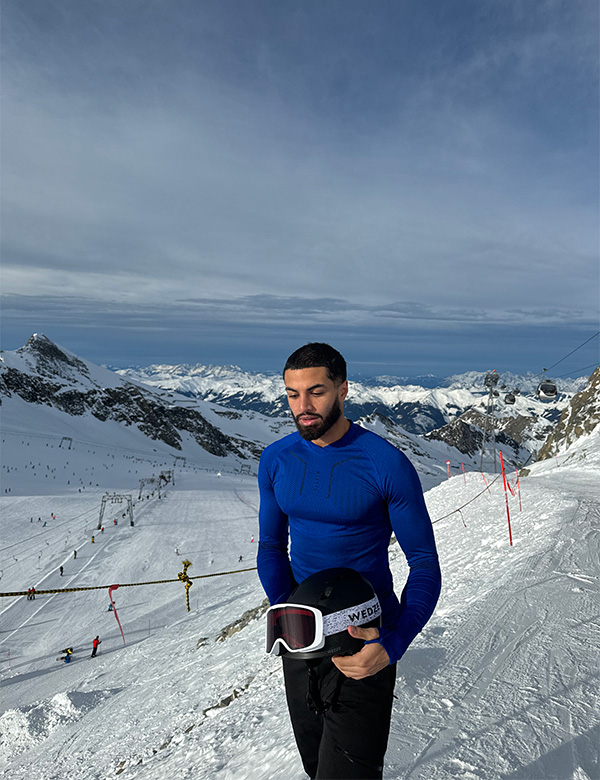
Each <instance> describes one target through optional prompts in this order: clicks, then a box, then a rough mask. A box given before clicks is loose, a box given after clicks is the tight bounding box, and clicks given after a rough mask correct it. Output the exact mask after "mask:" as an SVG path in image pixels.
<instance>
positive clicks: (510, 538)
mask: <svg viewBox="0 0 600 780" xmlns="http://www.w3.org/2000/svg"><path fill="white" fill-rule="evenodd" d="M500 465H501V467H502V479H503V481H504V498H505V499H506V516H507V517H508V538H509V540H510V546H511V547H512V543H513V540H512V530H511V527H510V510H509V508H508V492H507V490H506V474H505V472H504V461H503V460H502V450H500Z"/></svg>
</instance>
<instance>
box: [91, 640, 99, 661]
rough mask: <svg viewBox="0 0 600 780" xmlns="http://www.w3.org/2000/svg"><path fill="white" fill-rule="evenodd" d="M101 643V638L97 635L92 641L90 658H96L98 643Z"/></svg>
mask: <svg viewBox="0 0 600 780" xmlns="http://www.w3.org/2000/svg"><path fill="white" fill-rule="evenodd" d="M99 644H100V639H99V638H98V637H96V638H95V639H94V641H93V642H92V654H91V656H90V658H95V657H96V653H97V652H98V645H99Z"/></svg>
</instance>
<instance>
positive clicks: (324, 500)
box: [258, 343, 441, 779]
mask: <svg viewBox="0 0 600 780" xmlns="http://www.w3.org/2000/svg"><path fill="white" fill-rule="evenodd" d="M283 378H284V382H285V389H286V393H287V398H288V403H289V406H290V410H291V413H292V415H293V417H294V421H295V423H296V427H297V429H298V431H297V433H293V434H291V435H289V436H286V437H284V438H283V439H280V440H279V441H277V442H275V443H274V444H271V445H270V446H269V447H267V448H266V450H265V451H264V452H263V454H262V457H261V461H260V467H259V474H258V480H259V489H260V514H259V522H260V540H259V551H258V573H259V577H260V580H261V583H262V585H263V587H264V589H265V592H266V594H267V596H268V598H269V601H270V603H271V604H276V603H282V602H285V601H287V599H288V597H289V595H290V593H291V592H292V590H293V589H294V587H295V586H296V584H298V583H300V582H302V581H303V580H304V579H306V578H307V577H309V576H310V575H311V574H314V573H315V572H318V571H322V570H323V569H328V568H331V567H347V568H352V569H355V570H357V571H358V572H360V574H362V575H363V576H364V577H365V578H366V579H368V580H369V581H370V582H371V584H372V585H373V587H374V589H375V592H376V593H377V596H378V597H379V601H380V602H381V605H382V612H383V617H382V627H381V629H377V628H359V627H354V626H349V627H348V631H349V633H350V634H351V635H352V636H354V637H357V638H359V639H363V640H365V645H364V646H363V648H362V650H360V652H358V653H357V654H355V655H352V656H337V657H334V658H333V659H323V660H322V661H320V662H319V663H318V664H317V665H316V666H315V665H314V664H312V665H311V663H312V662H309V664H308V669H307V662H304V661H299V660H297V659H294V658H284V661H283V668H284V679H285V685H286V696H287V702H288V708H289V711H290V717H291V721H292V727H293V730H294V736H295V738H296V743H297V745H298V749H299V751H300V755H301V758H302V762H303V764H304V768H305V770H306V772H307V774H308V775H309V777H311V778H319V779H321V778H346V779H349V778H381V777H382V771H383V758H384V755H385V751H386V748H387V740H388V734H389V728H390V718H391V709H392V700H393V690H394V684H395V680H396V662H397V661H398V659H399V658H401V657H402V655H403V654H404V652H405V651H406V649H407V647H408V646H409V644H410V643H411V642H412V640H413V639H414V638H415V636H416V635H417V634H418V633H419V632H420V631H421V629H422V628H423V626H424V625H425V623H426V622H427V621H428V620H429V618H430V617H431V614H432V612H433V610H434V608H435V604H436V602H437V599H438V596H439V592H440V585H441V575H440V569H439V564H438V558H437V552H436V548H435V541H434V537H433V530H432V527H431V521H430V519H429V516H428V514H427V509H426V508H425V502H424V499H423V492H422V489H421V485H420V483H419V479H418V477H417V474H416V471H415V470H414V468H413V466H412V465H411V464H410V462H409V461H408V459H407V458H406V456H405V455H404V454H403V453H402V452H400V451H399V450H397V449H396V448H395V447H393V446H392V445H391V444H390V443H389V442H387V441H385V439H382V438H381V437H380V436H377V435H376V434H374V433H371V432H369V431H366V430H364V429H363V428H360V427H359V426H357V425H354V424H353V423H352V422H350V421H349V420H347V419H346V418H345V416H344V400H345V398H346V395H347V393H348V381H347V379H346V362H345V360H344V358H343V357H342V355H340V353H339V352H338V351H337V350H335V349H333V347H331V346H329V345H328V344H321V343H312V344H306V345H305V346H304V347H300V349H298V350H296V352H294V353H293V354H292V355H290V357H289V358H288V360H287V362H286V365H285V368H284V371H283ZM392 531H393V532H394V534H395V535H396V538H397V540H398V542H399V544H400V546H401V548H402V550H403V551H404V554H405V555H406V558H407V561H408V564H409V567H410V573H409V576H408V580H407V583H406V585H405V587H404V590H403V593H402V596H401V599H400V600H398V598H397V596H396V594H395V593H394V590H393V582H392V575H391V572H390V570H389V563H388V545H389V541H390V537H391V534H392ZM288 536H289V541H290V542H291V546H290V552H289V555H288ZM309 679H310V684H309ZM315 681H316V684H317V686H318V696H316V697H315V695H314V694H315V688H314V685H315ZM315 698H316V699H317V700H318V701H319V702H320V703H321V705H322V706H320V707H318V708H315V707H314V706H312V707H311V705H310V703H311V702H312V705H314V701H315ZM307 702H309V703H308V704H307Z"/></svg>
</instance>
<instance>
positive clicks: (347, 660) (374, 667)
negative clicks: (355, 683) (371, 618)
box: [331, 626, 390, 680]
mask: <svg viewBox="0 0 600 780" xmlns="http://www.w3.org/2000/svg"><path fill="white" fill-rule="evenodd" d="M348 633H349V634H350V636H354V637H356V638H357V639H364V640H365V641H367V640H369V639H377V637H378V636H379V629H378V628H359V627H358V626H348ZM331 660H332V661H333V663H334V664H335V665H336V666H337V668H338V669H339V670H340V672H341V673H342V674H345V675H346V677H352V679H353V680H362V679H363V678H364V677H371V676H372V675H374V674H377V672H380V671H381V670H382V669H384V668H385V667H386V666H389V663H390V658H389V656H388V654H387V653H386V652H385V650H384V649H383V645H380V644H379V642H373V644H371V645H365V646H364V647H363V649H362V650H361V651H360V653H356V654H355V655H335V656H333V658H332V659H331Z"/></svg>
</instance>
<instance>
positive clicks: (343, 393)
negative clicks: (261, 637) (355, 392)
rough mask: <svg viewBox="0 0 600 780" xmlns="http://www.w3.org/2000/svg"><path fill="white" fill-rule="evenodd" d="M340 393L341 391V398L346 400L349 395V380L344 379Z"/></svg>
mask: <svg viewBox="0 0 600 780" xmlns="http://www.w3.org/2000/svg"><path fill="white" fill-rule="evenodd" d="M339 393H340V399H341V400H342V401H344V400H345V399H346V396H347V395H348V380H347V379H344V381H343V382H342V384H341V385H340V387H339Z"/></svg>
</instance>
